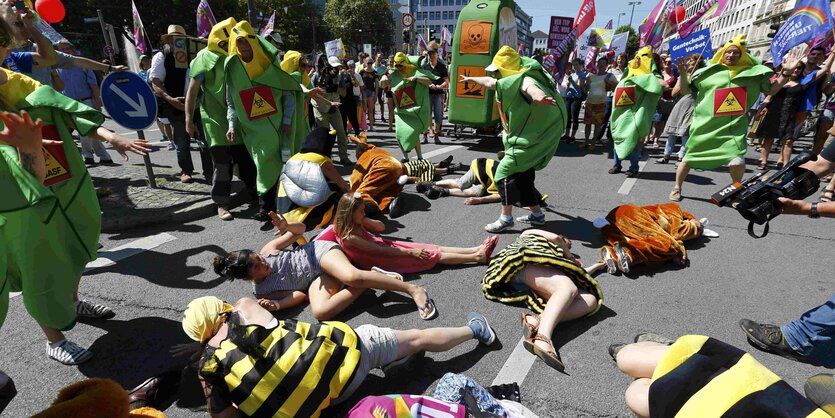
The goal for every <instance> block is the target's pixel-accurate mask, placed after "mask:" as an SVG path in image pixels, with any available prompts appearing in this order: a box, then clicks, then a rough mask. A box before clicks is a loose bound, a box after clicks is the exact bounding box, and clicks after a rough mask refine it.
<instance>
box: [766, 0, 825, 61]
mask: <svg viewBox="0 0 835 418" xmlns="http://www.w3.org/2000/svg"><path fill="white" fill-rule="evenodd" d="M833 26H835V25H834V24H833V21H832V10H830V8H829V0H800V1H799V2H798V3H797V5H796V6H795V7H794V11H793V12H792V14H791V15H790V16H789V18H788V19H786V23H784V24H783V27H781V28H780V30H779V31H778V32H777V35H776V36H774V41H773V42H772V43H771V58H772V59H773V60H774V66H775V67H777V66H778V65H780V64H781V63H782V62H783V55H786V52H788V51H789V50H790V49H792V48H794V47H795V46H797V45H800V44H801V43H803V42H806V41H808V40H810V39H814V38H816V37H818V36H820V35H823V34H825V33H826V32H829V31H831V30H832V28H833Z"/></svg>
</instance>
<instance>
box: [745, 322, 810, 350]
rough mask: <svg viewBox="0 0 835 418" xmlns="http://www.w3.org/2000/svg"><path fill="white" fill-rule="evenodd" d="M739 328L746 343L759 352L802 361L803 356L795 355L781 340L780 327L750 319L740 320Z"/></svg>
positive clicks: (784, 341) (782, 339)
mask: <svg viewBox="0 0 835 418" xmlns="http://www.w3.org/2000/svg"><path fill="white" fill-rule="evenodd" d="M739 326H740V327H741V328H742V332H744V333H745V335H746V336H748V342H749V343H751V345H753V346H754V347H757V348H759V349H760V350H763V351H766V352H769V353H773V354H777V355H780V356H783V357H785V358H787V359H791V360H802V359H803V356H801V355H800V354H797V352H796V351H794V350H793V349H792V348H791V346H789V344H788V343H787V342H786V339H785V338H783V332H782V331H780V327H778V326H777V325H772V324H760V323H757V322H754V321H752V320H750V319H741V320H740V321H739Z"/></svg>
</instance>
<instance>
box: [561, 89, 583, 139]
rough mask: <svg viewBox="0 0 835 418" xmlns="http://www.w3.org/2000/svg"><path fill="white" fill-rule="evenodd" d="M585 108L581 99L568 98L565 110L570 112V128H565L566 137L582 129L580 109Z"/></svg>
mask: <svg viewBox="0 0 835 418" xmlns="http://www.w3.org/2000/svg"><path fill="white" fill-rule="evenodd" d="M582 106H583V99H582V98H581V97H566V98H565V108H566V110H567V111H568V126H566V127H565V133H566V135H569V134H571V133H574V132H577V129H578V128H579V127H580V107H582Z"/></svg>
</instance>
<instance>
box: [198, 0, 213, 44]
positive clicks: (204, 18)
mask: <svg viewBox="0 0 835 418" xmlns="http://www.w3.org/2000/svg"><path fill="white" fill-rule="evenodd" d="M216 24H217V19H215V14H214V13H212V8H211V7H209V1H208V0H200V3H199V4H198V5H197V36H198V37H199V38H208V37H209V33H210V32H211V31H212V26H214V25H216Z"/></svg>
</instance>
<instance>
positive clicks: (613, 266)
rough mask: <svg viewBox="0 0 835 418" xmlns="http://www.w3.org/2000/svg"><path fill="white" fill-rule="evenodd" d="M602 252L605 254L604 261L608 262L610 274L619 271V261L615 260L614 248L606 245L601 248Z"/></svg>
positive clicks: (607, 266) (607, 267) (607, 269)
mask: <svg viewBox="0 0 835 418" xmlns="http://www.w3.org/2000/svg"><path fill="white" fill-rule="evenodd" d="M600 252H601V253H602V255H603V262H604V263H605V264H606V271H607V272H608V273H609V274H615V273H617V272H618V262H617V261H616V260H615V257H614V254H612V249H611V248H608V247H604V248H601V249H600Z"/></svg>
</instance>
